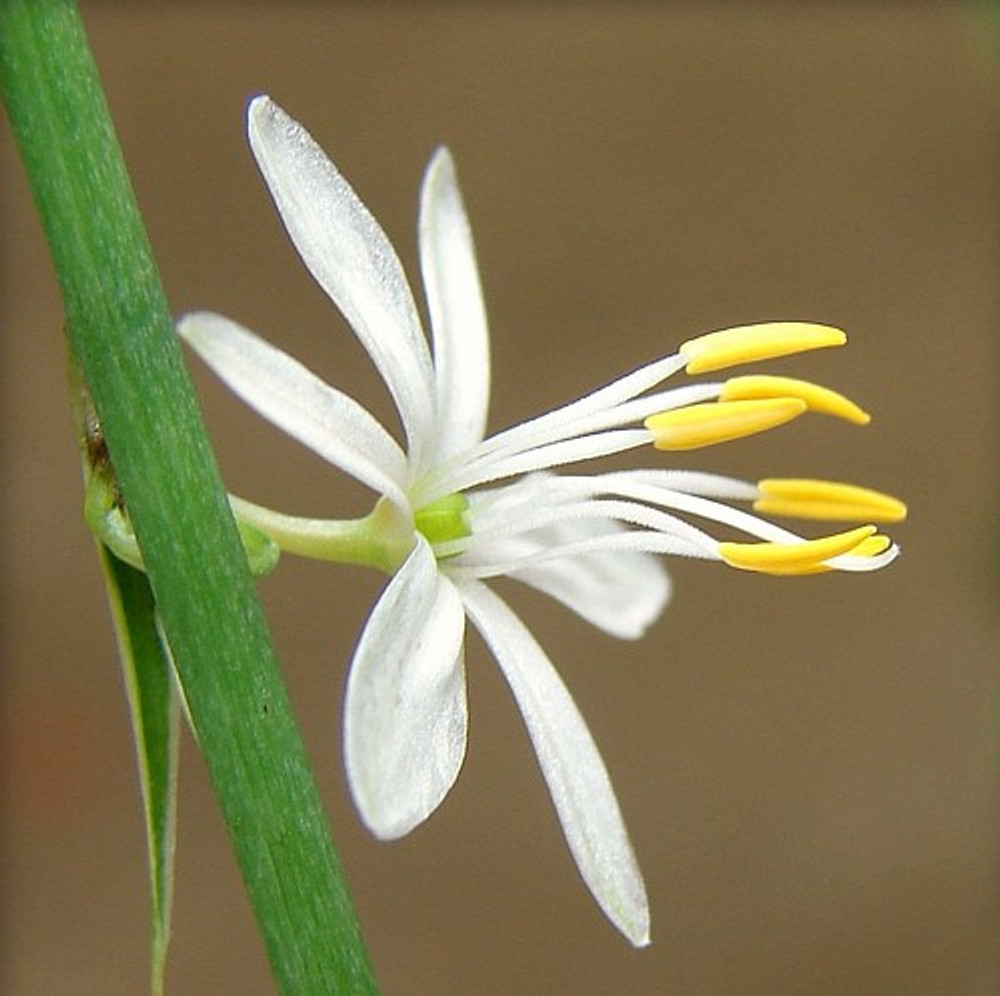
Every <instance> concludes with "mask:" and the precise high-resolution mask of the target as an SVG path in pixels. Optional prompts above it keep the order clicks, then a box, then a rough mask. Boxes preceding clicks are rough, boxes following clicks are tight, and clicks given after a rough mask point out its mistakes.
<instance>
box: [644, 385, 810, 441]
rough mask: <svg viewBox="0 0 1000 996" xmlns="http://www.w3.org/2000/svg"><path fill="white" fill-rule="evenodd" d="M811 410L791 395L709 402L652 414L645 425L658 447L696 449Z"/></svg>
mask: <svg viewBox="0 0 1000 996" xmlns="http://www.w3.org/2000/svg"><path fill="white" fill-rule="evenodd" d="M807 409H808V406H807V404H806V402H804V401H802V400H801V399H799V398H788V397H781V398H769V399H766V400H747V401H709V402H705V403H704V404H697V405H688V406H686V407H684V408H677V409H674V410H673V411H668V412H659V413H658V414H656V415H650V416H649V418H647V419H646V421H645V426H646V428H647V429H648V430H649V431H650V432H651V433H652V434H653V445H654V446H655V447H656V448H657V449H658V450H694V449H698V448H699V447H702V446H712V445H714V444H715V443H725V442H729V441H730V440H733V439H742V438H743V437H744V436H751V435H753V434H754V433H756V432H763V431H764V430H765V429H773V428H774V427H775V426H778V425H781V424H782V423H783V422H790V421H791V420H792V419H793V418H796V417H797V416H799V415H801V414H803V412H805V411H806V410H807Z"/></svg>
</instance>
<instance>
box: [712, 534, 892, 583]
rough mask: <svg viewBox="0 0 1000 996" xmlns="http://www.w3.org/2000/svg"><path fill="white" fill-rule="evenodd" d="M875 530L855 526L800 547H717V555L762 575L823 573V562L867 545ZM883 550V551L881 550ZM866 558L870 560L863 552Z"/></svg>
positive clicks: (732, 563)
mask: <svg viewBox="0 0 1000 996" xmlns="http://www.w3.org/2000/svg"><path fill="white" fill-rule="evenodd" d="M874 536H875V526H871V525H869V526H858V528H857V529H850V530H848V531H847V532H844V533H835V534H833V535H832V536H821V537H820V538H819V539H814V540H802V541H801V542H799V543H720V544H719V555H720V556H721V557H722V559H723V560H724V561H725V562H726V563H727V564H729V566H730V567H738V568H740V569H741V570H744V571H760V572H762V573H764V574H807V573H811V572H812V571H814V570H816V569H823V568H824V567H825V561H827V560H830V559H831V558H832V557H840V556H842V555H843V554H845V553H854V552H856V551H857V550H858V548H859V547H861V546H862V545H865V544H866V543H868V544H869V546H871V544H870V540H871V538H873V537H874ZM882 549H885V547H884V546H883V547H882ZM864 555H865V556H872V554H871V553H870V552H869V550H868V549H867V548H866V550H865V552H864Z"/></svg>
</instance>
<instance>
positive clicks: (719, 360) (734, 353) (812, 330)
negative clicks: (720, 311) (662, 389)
mask: <svg viewBox="0 0 1000 996" xmlns="http://www.w3.org/2000/svg"><path fill="white" fill-rule="evenodd" d="M845 342H847V336H846V334H845V333H844V332H842V331H841V330H840V329H836V328H833V327H832V326H830V325H814V324H812V323H811V322H764V323H762V324H759V325H741V326H738V327H737V328H732V329H722V330H721V331H720V332H709V333H707V334H706V335H700V336H698V337H697V338H695V339H688V341H687V342H684V343H681V345H680V348H679V349H678V350H677V351H678V352H679V353H680V354H681V356H683V357H684V358H685V359H686V360H687V361H688V362H687V366H686V368H685V369H686V370H687V372H688V373H689V374H700V373H708V372H709V371H710V370H722V369H724V368H726V367H732V366H736V365H737V364H740V363H753V362H754V361H755V360H769V359H773V358H774V357H776V356H788V355H790V354H791V353H801V352H804V351H806V350H809V349H822V348H823V347H825V346H842V345H843V344H844V343H845Z"/></svg>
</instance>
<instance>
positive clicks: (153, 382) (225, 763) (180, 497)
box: [0, 0, 375, 996]
mask: <svg viewBox="0 0 1000 996" xmlns="http://www.w3.org/2000/svg"><path fill="white" fill-rule="evenodd" d="M0 87H2V91H3V96H4V101H5V103H6V106H7V112H8V115H9V117H10V120H11V123H12V125H13V130H14V134H15V137H16V139H17V142H18V145H19V148H20V152H21V156H22V159H23V161H24V164H25V168H26V170H27V173H28V177H29V180H30V183H31V186H32V191H33V194H34V199H35V203H36V207H37V209H38V213H39V215H40V217H41V220H42V224H43V226H44V228H45V232H46V236H47V238H48V241H49V247H50V250H51V252H52V257H53V260H54V263H55V268H56V272H57V274H58V278H59V283H60V286H61V288H62V293H63V298H64V301H65V308H66V315H67V334H68V336H69V340H70V348H71V351H72V353H73V354H74V356H75V358H76V360H77V361H78V363H79V365H80V367H81V369H82V371H83V375H84V377H85V379H86V382H87V385H88V387H89V389H90V392H91V394H92V396H93V400H94V405H95V408H96V410H97V413H98V415H99V417H100V419H101V422H102V426H103V431H104V435H105V438H106V441H107V445H108V450H109V453H110V456H111V460H112V462H113V464H114V469H115V472H116V474H117V478H118V481H119V483H120V486H121V493H122V495H123V496H124V498H125V501H126V503H127V506H128V510H129V515H130V517H131V520H132V523H133V525H134V528H135V533H136V536H137V537H138V540H139V545H140V548H141V550H142V556H143V561H144V563H145V565H146V568H147V570H148V574H149V580H150V584H151V586H152V590H153V593H154V595H155V598H156V603H157V607H158V610H159V612H160V615H161V618H162V621H163V626H164V629H165V632H166V634H167V637H168V639H169V641H170V647H171V650H172V652H173V656H174V659H175V662H176V667H177V673H178V676H179V679H180V681H181V684H182V686H183V691H184V695H185V698H186V700H187V703H188V706H189V709H190V714H191V719H192V722H193V724H194V726H195V728H196V733H197V739H198V742H199V745H200V747H201V749H202V751H203V753H204V756H205V760H206V763H207V766H208V769H209V771H210V774H211V777H212V781H213V784H214V787H215V791H216V794H217V797H218V800H219V803H220V806H221V808H222V811H223V813H224V816H225V819H226V823H227V826H228V827H229V832H230V837H231V840H232V843H233V846H234V848H235V851H236V855H237V858H238V861H239V864H240V868H241V871H242V874H243V878H244V881H245V883H246V887H247V889H248V892H249V894H250V899H251V903H252V905H253V908H254V911H255V914H256V916H257V919H258V924H259V926H260V929H261V932H262V934H263V937H264V941H265V945H266V948H267V951H268V956H269V958H270V962H271V967H272V971H273V972H274V976H275V979H276V980H277V983H278V985H279V987H280V989H281V990H282V991H283V992H285V993H288V994H293V993H294V994H295V996H303V994H314V993H315V994H320V993H352V994H353V993H371V992H374V991H375V984H374V981H373V978H372V974H371V970H370V968H369V964H368V960H367V956H366V953H365V950H364V945H363V942H362V940H361V937H360V932H359V929H358V926H357V921H356V919H355V916H354V913H353V911H352V909H351V905H350V901H349V899H348V897H347V894H346V889H345V885H344V882H343V878H342V875H341V871H340V867H339V863H338V861H337V857H336V854H335V852H334V850H333V845H332V842H331V840H330V836H329V831H328V828H327V824H326V820H325V817H324V814H323V809H322V805H321V802H320V798H319V795H318V792H317V790H316V786H315V782H314V780H313V777H312V774H311V771H310V768H309V765H308V761H307V759H306V756H305V750H304V747H303V744H302V740H301V735H300V732H299V729H298V726H297V724H296V723H295V720H294V717H293V716H292V713H291V709H290V707H289V703H288V700H287V695H286V692H285V689H284V685H283V683H282V680H281V677H280V673H279V670H278V666H277V662H276V660H275V656H274V651H273V648H272V645H271V641H270V637H269V635H268V632H267V627H266V624H265V621H264V618H263V615H262V611H261V608H260V604H259V602H258V601H257V598H256V594H255V592H254V590H253V586H252V583H251V579H250V575H249V572H248V569H247V563H246V558H245V557H244V555H243V553H242V550H241V547H240V542H239V537H238V535H237V531H236V528H235V526H234V523H233V519H232V515H231V514H230V511H229V509H228V506H227V503H226V499H225V492H224V490H223V488H222V484H221V481H220V478H219V474H218V470H217V468H216V465H215V461H214V458H213V456H212V453H211V450H210V447H209V444H208V441H207V439H206V437H205V432H204V428H203V426H202V423H201V419H200V416H199V414H198V410H197V407H196V404H195V401H194V395H193V391H192V389H191V385H190V382H189V380H188V377H187V374H186V371H185V369H184V366H183V363H182V360H181V356H180V351H179V349H178V345H177V342H176V339H175V336H174V333H173V327H172V322H171V316H170V312H169V309H168V307H167V303H166V300H165V296H164V293H163V290H162V286H161V283H160V279H159V275H158V273H157V269H156V265H155V262H154V260H153V257H152V253H151V251H150V248H149V245H148V240H147V237H146V233H145V230H144V228H143V225H142V221H141V218H140V216H139V213H138V209H137V207H136V205H135V200H134V196H133V193H132V190H131V186H130V184H129V181H128V177H127V175H126V172H125V167H124V163H123V161H122V157H121V152H120V149H119V147H118V143H117V140H116V138H115V135H114V131H113V127H112V124H111V119H110V115H109V113H108V109H107V106H106V103H105V100H104V95H103V92H102V90H101V86H100V82H99V79H98V75H97V70H96V67H95V66H94V63H93V59H92V56H91V53H90V49H89V46H88V44H87V40H86V36H85V34H84V30H83V26H82V23H81V21H80V17H79V14H78V12H77V10H76V7H75V5H74V4H73V3H72V2H70V0H0Z"/></svg>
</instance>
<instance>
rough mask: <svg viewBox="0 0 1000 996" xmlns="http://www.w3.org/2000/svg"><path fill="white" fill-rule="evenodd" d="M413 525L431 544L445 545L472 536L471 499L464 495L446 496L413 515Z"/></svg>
mask: <svg viewBox="0 0 1000 996" xmlns="http://www.w3.org/2000/svg"><path fill="white" fill-rule="evenodd" d="M413 524H414V525H415V526H416V528H417V531H418V532H420V533H422V534H423V535H424V536H425V537H426V539H427V540H428V542H429V543H431V544H432V545H433V544H435V543H445V542H447V541H448V540H457V539H464V538H465V537H466V536H469V535H471V534H472V522H471V520H470V518H469V499H468V498H466V497H465V495H463V494H453V495H445V497H444V498H438V499H436V500H435V501H432V502H431V503H430V504H428V505H424V507H423V508H420V509H417V511H416V512H414V514H413Z"/></svg>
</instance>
